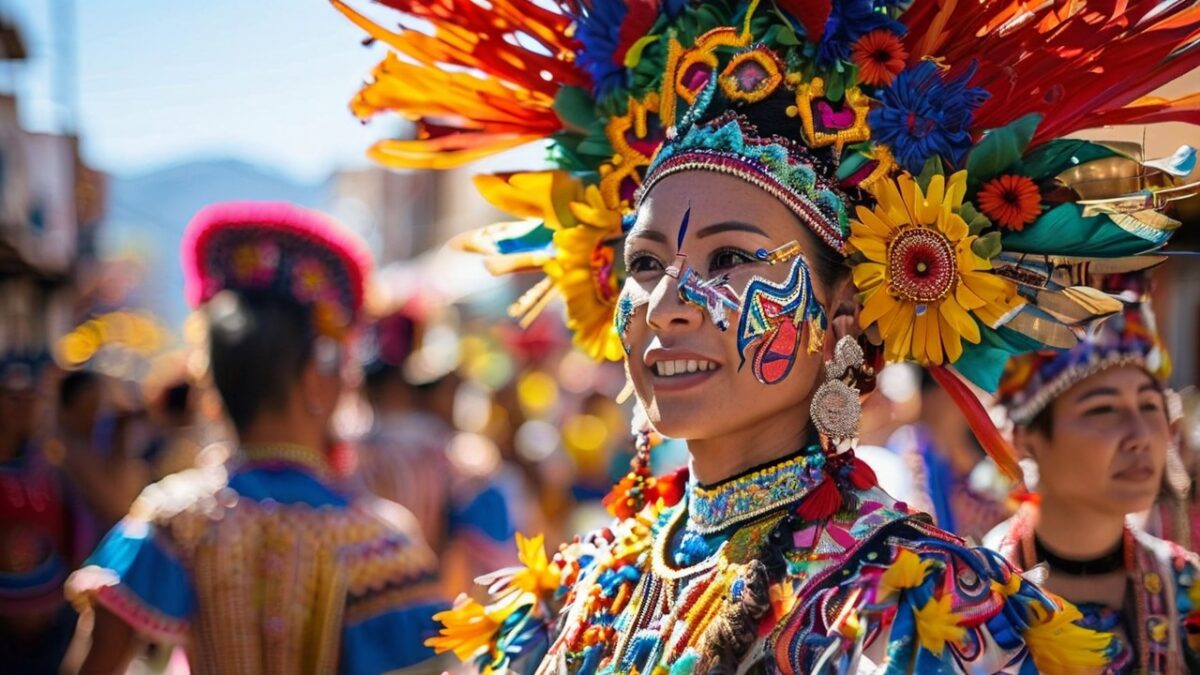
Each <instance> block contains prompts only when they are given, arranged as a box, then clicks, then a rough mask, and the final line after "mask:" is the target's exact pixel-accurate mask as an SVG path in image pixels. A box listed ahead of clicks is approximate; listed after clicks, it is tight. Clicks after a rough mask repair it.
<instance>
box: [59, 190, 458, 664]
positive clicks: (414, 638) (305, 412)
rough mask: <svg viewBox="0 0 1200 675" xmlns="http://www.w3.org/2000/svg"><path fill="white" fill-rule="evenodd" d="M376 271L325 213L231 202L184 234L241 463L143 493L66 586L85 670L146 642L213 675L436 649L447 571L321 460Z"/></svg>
mask: <svg viewBox="0 0 1200 675" xmlns="http://www.w3.org/2000/svg"><path fill="white" fill-rule="evenodd" d="M368 264H369V261H368V259H367V256H366V255H365V253H362V252H361V249H360V247H359V246H358V245H356V244H355V242H354V241H352V240H350V239H348V238H347V237H346V236H345V235H343V234H341V233H340V232H339V231H338V229H337V228H336V226H335V225H334V224H333V223H332V222H330V221H327V220H326V219H324V218H323V217H321V216H319V215H318V214H315V213H313V212H309V211H306V210H304V209H300V208H297V207H293V206H290V205H287V204H273V203H251V202H246V203H228V204H218V205H214V206H210V207H208V208H206V209H205V210H203V211H201V212H200V213H199V214H198V215H197V216H196V218H195V219H194V220H193V221H192V223H191V224H190V225H189V228H188V231H187V233H186V235H185V238H184V244H183V265H184V271H185V273H186V275H187V277H186V278H187V286H188V287H187V290H188V297H189V300H190V301H191V302H192V303H193V304H195V305H202V308H203V311H204V312H205V315H206V318H207V319H208V325H209V348H208V357H209V361H210V364H211V373H212V379H213V384H214V385H215V386H216V389H217V391H218V393H219V394H220V396H221V399H222V401H223V402H224V404H225V410H226V412H227V413H228V415H229V418H230V421H231V422H232V423H233V426H234V427H235V429H236V431H237V434H238V441H239V450H238V452H237V453H236V455H235V459H234V461H233V462H232V464H231V465H230V466H228V467H217V468H209V469H195V470H192V471H187V472H184V473H181V474H176V475H173V476H169V477H167V478H166V479H164V480H163V481H161V482H159V483H156V484H154V485H152V486H150V487H149V488H147V489H146V490H145V491H144V492H143V493H142V495H141V496H140V497H139V498H138V500H137V502H135V503H134V506H133V508H132V510H131V511H130V514H129V515H128V516H127V517H126V518H125V519H124V520H123V521H121V522H120V523H119V524H118V525H117V526H116V527H115V528H114V529H113V530H112V532H110V533H109V535H108V536H107V537H106V538H105V540H104V541H103V542H101V544H100V546H99V548H98V549H97V550H96V552H95V553H93V554H92V556H91V558H90V559H89V560H88V561H87V563H86V565H85V567H83V568H82V569H80V570H79V571H77V572H75V574H74V575H72V577H71V578H70V579H69V580H68V582H67V594H68V596H69V597H71V598H72V599H73V600H74V601H75V602H76V603H77V604H79V605H90V606H91V607H92V608H93V609H94V610H95V612H96V621H95V628H94V631H93V634H92V647H91V652H90V653H89V655H88V657H87V661H86V663H85V664H84V671H85V672H89V673H117V672H124V664H125V663H126V662H127V660H128V659H129V657H130V656H131V654H132V652H133V648H134V645H135V644H136V643H137V641H138V640H148V641H154V642H159V643H167V644H173V645H182V646H184V647H185V648H186V650H187V653H188V658H189V660H190V662H191V667H192V670H193V672H200V673H329V672H344V673H379V672H383V671H386V670H392V669H396V668H402V667H406V666H411V665H414V664H417V663H419V662H422V661H425V660H427V659H429V658H431V657H432V656H433V654H432V653H431V652H430V651H429V650H428V649H427V648H425V647H424V646H423V645H422V644H421V641H422V639H423V636H425V635H426V634H430V633H432V632H433V630H432V625H431V621H430V619H429V615H430V613H431V612H434V611H437V609H439V608H441V607H443V606H444V603H442V602H441V601H439V599H438V598H437V595H436V578H435V570H436V560H435V559H434V557H433V555H432V553H430V551H429V549H428V548H427V547H426V545H425V543H424V540H423V539H421V537H420V534H419V532H418V530H417V528H416V526H415V524H413V522H412V516H411V515H409V514H408V512H406V511H404V510H403V509H402V508H401V507H399V506H397V505H395V504H385V503H383V502H381V501H380V500H371V499H366V498H359V497H357V496H356V495H353V494H350V493H347V492H344V491H342V490H341V489H340V488H339V487H338V486H337V485H336V482H335V481H334V479H333V476H332V475H331V469H330V467H329V464H328V462H327V461H326V454H325V450H324V448H325V447H326V445H327V442H328V440H327V439H328V424H329V420H330V417H331V415H332V414H333V410H334V407H335V404H336V403H337V400H338V397H339V395H340V393H341V389H342V385H341V373H342V367H343V361H344V348H345V344H346V339H347V338H348V337H349V335H350V333H351V332H352V330H353V328H354V326H355V322H356V319H357V316H358V312H359V308H360V306H361V303H362V293H363V280H364V277H365V275H366V274H367V273H368Z"/></svg>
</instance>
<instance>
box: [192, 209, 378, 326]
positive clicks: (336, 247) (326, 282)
mask: <svg viewBox="0 0 1200 675" xmlns="http://www.w3.org/2000/svg"><path fill="white" fill-rule="evenodd" d="M182 258H183V270H184V275H185V276H184V281H185V292H186V295H187V299H188V302H189V303H190V304H191V305H192V306H193V307H198V306H200V305H202V304H204V303H205V302H208V301H209V300H211V299H212V298H213V296H215V295H217V294H218V293H219V292H221V291H223V290H234V291H238V292H240V293H248V294H264V295H271V296H275V297H279V298H282V299H286V300H290V301H293V302H295V303H297V304H299V305H301V306H304V307H309V308H311V312H312V320H313V324H314V328H315V329H316V331H317V334H319V335H321V336H323V337H327V338H331V339H335V340H340V339H342V338H344V337H346V336H347V335H348V334H349V333H350V332H351V330H352V329H353V328H354V327H355V324H356V322H357V320H358V317H359V310H360V309H361V308H362V303H363V291H364V283H365V280H366V278H367V276H368V275H369V274H370V268H371V262H370V255H369V253H367V251H366V248H365V247H364V246H363V244H362V243H361V242H359V241H358V240H357V239H356V238H354V237H353V236H352V235H351V234H350V233H348V232H347V231H345V230H344V229H342V227H341V226H340V225H338V224H337V223H335V222H334V221H333V220H332V219H330V218H328V217H326V216H324V215H322V214H320V213H318V212H316V211H312V210H309V209H305V208H302V207H299V206H295V205H293V204H287V203H281V202H226V203H220V204H213V205H210V206H207V207H205V208H204V209H202V210H201V211H200V212H199V213H197V214H196V216H195V217H194V218H193V219H192V221H191V222H190V223H189V224H188V227H187V231H186V232H185V234H184V238H183V246H182Z"/></svg>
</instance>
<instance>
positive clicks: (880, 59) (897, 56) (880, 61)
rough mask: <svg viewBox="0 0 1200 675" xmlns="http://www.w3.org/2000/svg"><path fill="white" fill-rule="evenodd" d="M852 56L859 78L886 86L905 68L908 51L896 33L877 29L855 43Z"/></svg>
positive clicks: (865, 81) (868, 82) (877, 85)
mask: <svg viewBox="0 0 1200 675" xmlns="http://www.w3.org/2000/svg"><path fill="white" fill-rule="evenodd" d="M850 57H851V59H852V60H853V61H854V65H856V66H858V79H859V80H861V81H862V82H863V83H864V84H869V85H872V86H876V87H886V86H888V85H889V84H891V83H892V80H894V79H896V76H897V75H899V74H900V71H902V70H904V62H905V61H906V60H908V52H907V51H905V49H904V44H903V43H902V42H900V38H899V37H897V36H896V34H895V33H893V32H892V31H890V30H875V31H871V32H870V33H867V34H866V35H864V36H862V37H861V38H859V39H858V42H856V43H854V51H853V52H852V53H851V55H850Z"/></svg>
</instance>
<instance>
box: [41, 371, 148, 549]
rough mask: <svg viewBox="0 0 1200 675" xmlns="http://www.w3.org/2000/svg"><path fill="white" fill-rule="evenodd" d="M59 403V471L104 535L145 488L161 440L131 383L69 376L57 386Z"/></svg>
mask: <svg viewBox="0 0 1200 675" xmlns="http://www.w3.org/2000/svg"><path fill="white" fill-rule="evenodd" d="M58 403H59V407H58V437H57V440H58V441H59V442H60V443H61V444H62V448H63V451H64V452H63V461H62V466H63V469H64V470H65V471H66V473H67V475H68V476H69V477H70V479H71V480H72V482H74V484H75V485H76V486H77V488H78V491H79V493H80V494H81V495H82V496H83V499H84V501H85V502H86V504H87V507H88V511H89V512H90V514H91V515H92V517H93V518H95V521H96V523H97V525H98V526H99V528H100V530H101V531H106V530H108V529H109V528H110V527H112V526H113V525H115V524H116V523H117V521H119V520H120V519H121V518H122V517H124V515H125V514H126V513H127V512H128V511H129V507H130V505H131V504H133V500H134V499H135V498H136V497H137V495H138V493H139V492H141V491H142V489H143V488H144V487H146V485H147V484H149V482H150V471H149V461H148V460H149V459H150V457H151V456H152V455H153V454H154V453H155V451H156V449H157V448H158V446H159V442H160V441H159V439H160V435H159V433H158V430H157V428H156V425H155V424H153V423H152V421H151V420H150V418H149V417H148V415H147V414H146V410H145V408H144V406H143V404H142V401H141V393H140V391H139V390H138V387H137V385H136V384H134V383H132V382H125V381H120V380H116V379H114V378H110V377H108V376H105V375H101V374H98V373H95V372H92V371H88V370H77V371H71V372H68V373H66V374H65V375H64V376H63V378H62V380H61V382H60V383H59V395H58Z"/></svg>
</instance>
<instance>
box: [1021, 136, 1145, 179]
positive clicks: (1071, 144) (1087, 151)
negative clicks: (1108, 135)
mask: <svg viewBox="0 0 1200 675" xmlns="http://www.w3.org/2000/svg"><path fill="white" fill-rule="evenodd" d="M1121 156H1123V155H1122V154H1121V153H1119V152H1117V151H1116V150H1113V149H1112V148H1110V147H1108V146H1104V145H1100V144H1099V143H1092V142H1090V141H1083V140H1079V139H1074V138H1064V139H1059V140H1054V141H1050V142H1049V143H1044V144H1042V145H1039V146H1038V147H1036V148H1034V149H1033V150H1030V151H1029V154H1027V155H1026V156H1025V157H1024V158H1023V159H1022V160H1021V164H1020V173H1021V174H1022V175H1025V176H1029V177H1030V178H1032V179H1034V180H1035V181H1041V180H1046V179H1049V178H1053V177H1055V176H1057V175H1058V174H1060V173H1062V172H1064V171H1066V170H1067V169H1070V168H1072V167H1074V166H1078V165H1080V164H1086V163H1087V162H1091V161H1095V160H1097V159H1104V158H1106V157H1121Z"/></svg>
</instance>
